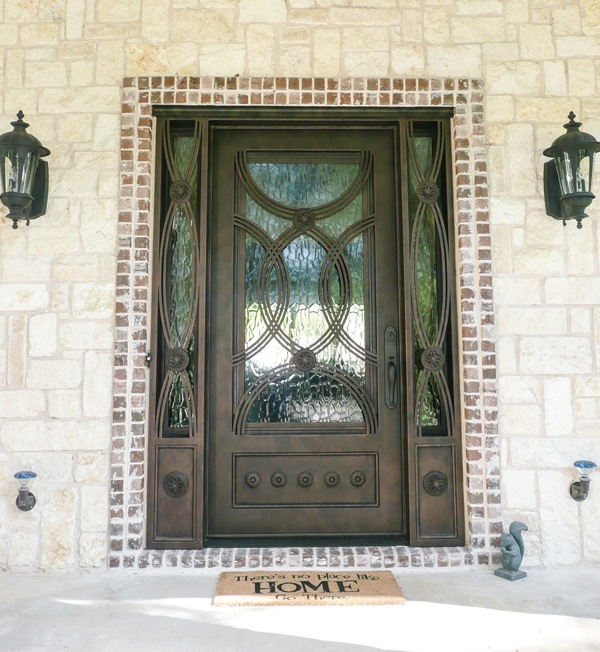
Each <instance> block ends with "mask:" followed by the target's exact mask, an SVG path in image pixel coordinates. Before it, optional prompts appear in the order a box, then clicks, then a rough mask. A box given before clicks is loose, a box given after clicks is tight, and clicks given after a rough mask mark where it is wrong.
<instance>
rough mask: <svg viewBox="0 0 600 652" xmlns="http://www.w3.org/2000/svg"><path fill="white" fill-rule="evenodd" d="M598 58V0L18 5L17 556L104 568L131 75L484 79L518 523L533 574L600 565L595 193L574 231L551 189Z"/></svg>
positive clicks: (4, 559) (511, 513)
mask: <svg viewBox="0 0 600 652" xmlns="http://www.w3.org/2000/svg"><path fill="white" fill-rule="evenodd" d="M599 68H600V2H598V0H580V1H579V2H569V1H568V0H118V1H117V0H44V1H43V2H40V1H38V0H19V1H18V2H11V3H8V2H6V3H3V5H2V6H1V7H0V75H1V84H0V89H1V90H0V114H1V117H0V131H2V132H3V131H5V130H8V129H9V122H10V120H12V119H14V115H15V114H16V112H17V111H18V110H19V109H22V110H23V111H24V112H25V114H26V119H27V120H28V121H29V122H30V123H31V128H30V131H31V132H32V133H34V134H35V135H36V136H38V137H39V138H40V139H41V140H42V142H43V143H44V144H45V145H46V146H48V147H49V148H50V149H51V150H52V155H51V156H50V158H49V163H50V170H51V197H50V202H49V209H48V214H47V215H46V216H45V217H42V218H41V219H40V220H39V221H38V222H34V223H32V225H31V226H30V227H28V228H27V227H25V226H23V227H20V228H19V229H17V230H13V229H11V228H10V223H9V222H8V221H7V220H4V219H2V220H0V568H10V569H13V570H31V569H45V570H59V569H76V568H80V569H102V568H105V567H106V560H107V557H108V540H109V509H108V504H109V501H108V496H109V481H110V477H109V462H110V460H109V458H110V441H111V426H112V419H113V409H114V410H116V411H118V409H119V404H118V400H117V401H116V403H115V399H114V397H113V381H114V380H115V379H114V377H113V376H114V374H113V359H114V353H115V350H114V348H115V341H119V337H118V329H119V325H118V323H117V324H115V287H116V279H117V273H118V272H117V251H118V247H119V245H120V244H121V245H122V244H123V243H120V242H119V236H118V231H117V223H118V214H119V209H120V207H119V180H120V157H121V141H120V136H121V134H120V125H121V102H122V94H123V79H124V78H125V77H137V76H166V75H172V76H217V77H226V76H236V75H240V76H255V77H360V78H365V77H367V78H374V77H400V78H432V79H441V78H477V79H482V80H484V89H483V96H484V112H483V123H484V124H483V126H484V129H485V134H486V139H487V145H488V150H487V157H488V166H487V169H488V180H489V202H490V207H491V223H492V238H491V243H492V249H491V258H492V265H493V273H494V301H495V312H496V327H495V336H496V346H497V360H494V361H490V364H492V365H493V364H495V363H497V369H498V410H499V419H500V435H501V465H502V474H501V483H502V495H503V501H504V502H503V508H504V511H503V516H504V520H505V522H506V523H508V522H510V520H512V519H514V518H519V519H522V520H525V521H526V522H527V523H528V525H529V526H530V532H529V534H528V535H526V536H527V541H528V542H529V552H528V557H527V560H526V561H527V563H529V564H530V565H538V566H539V565H542V566H543V565H545V566H553V565H568V564H586V563H587V564H591V563H600V531H599V530H598V527H597V523H598V522H599V520H600V482H598V484H597V485H596V484H595V483H594V482H592V491H591V496H590V498H589V499H588V500H587V501H586V502H585V503H583V504H580V505H578V504H576V503H575V502H574V501H572V500H571V498H570V497H569V496H568V485H569V482H570V481H571V480H572V479H574V477H575V476H574V472H573V471H572V466H571V465H572V462H573V461H574V460H575V459H577V458H579V457H589V458H591V459H593V460H595V461H596V462H598V463H600V270H599V260H598V250H599V239H600V202H599V201H598V200H597V202H596V206H595V207H592V209H591V210H590V215H591V219H590V220H586V223H585V225H584V228H583V230H576V229H575V228H574V226H573V225H569V226H568V227H567V228H563V227H562V225H560V223H558V222H554V221H553V220H551V218H548V217H546V216H545V213H544V208H543V197H542V183H541V166H542V159H543V157H542V156H541V152H542V150H543V149H544V148H545V147H547V146H548V145H549V144H550V143H551V142H552V140H554V139H555V138H556V137H557V136H558V135H560V134H561V133H562V127H561V125H562V123H563V122H565V120H566V115H567V114H568V112H569V111H570V110H573V111H574V112H575V113H576V114H577V115H578V117H580V118H581V119H582V120H583V122H584V130H586V131H589V132H591V133H593V134H595V135H596V137H598V138H600V100H599V99H598V93H599V91H600V88H599V87H598V84H599V82H598V79H600V75H599V74H598V73H599ZM597 181H599V180H598V179H597ZM599 187H600V186H599ZM599 187H597V190H598V188H599ZM140 237H141V236H140ZM489 300H491V296H490V297H489ZM117 309H118V307H117ZM116 331H117V338H115V333H116ZM116 353H117V354H119V353H120V351H116ZM121 353H123V354H124V355H125V354H126V353H127V352H126V351H122V352H121ZM481 373H482V378H484V371H483V369H482V372H481ZM117 380H118V379H117ZM138 400H139V402H140V404H143V401H144V397H143V396H140V397H139V398H138ZM474 407H479V408H482V407H483V406H474ZM25 467H30V468H33V470H35V471H37V472H38V475H39V479H38V481H37V482H36V483H35V485H34V492H35V493H36V495H37V497H38V505H37V506H36V508H35V509H34V510H33V511H32V512H30V513H28V514H24V513H21V512H18V510H16V509H15V507H14V504H13V503H14V498H15V496H16V483H15V481H14V480H13V479H12V474H13V473H14V472H15V471H17V470H19V469H20V468H25ZM597 481H600V477H599V478H598V479H597Z"/></svg>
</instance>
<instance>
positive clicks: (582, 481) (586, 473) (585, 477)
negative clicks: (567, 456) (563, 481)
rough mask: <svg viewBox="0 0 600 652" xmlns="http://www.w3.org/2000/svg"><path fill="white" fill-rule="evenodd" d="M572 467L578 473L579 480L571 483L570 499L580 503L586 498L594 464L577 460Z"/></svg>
mask: <svg viewBox="0 0 600 652" xmlns="http://www.w3.org/2000/svg"><path fill="white" fill-rule="evenodd" d="M574 466H575V468H576V469H577V471H578V472H579V480H576V481H575V482H571V498H573V500H576V501H578V502H581V501H582V500H585V499H586V498H587V497H588V493H589V491H590V475H591V473H592V472H593V470H594V469H595V468H596V464H595V463H594V462H590V461H589V460H577V462H575V464H574Z"/></svg>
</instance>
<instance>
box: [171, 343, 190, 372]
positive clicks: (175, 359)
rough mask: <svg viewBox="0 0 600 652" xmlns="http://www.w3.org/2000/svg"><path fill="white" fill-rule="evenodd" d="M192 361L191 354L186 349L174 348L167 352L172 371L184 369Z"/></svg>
mask: <svg viewBox="0 0 600 652" xmlns="http://www.w3.org/2000/svg"><path fill="white" fill-rule="evenodd" d="M189 362H190V356H189V354H188V352H187V351H186V350H185V349H182V348H179V347H177V348H174V349H170V350H169V351H168V353H167V368H168V369H170V370H171V371H183V370H184V369H185V368H186V367H187V366H188V364H189Z"/></svg>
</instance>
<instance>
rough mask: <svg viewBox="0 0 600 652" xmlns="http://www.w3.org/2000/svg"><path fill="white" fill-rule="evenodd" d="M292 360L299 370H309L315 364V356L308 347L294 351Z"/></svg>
mask: <svg viewBox="0 0 600 652" xmlns="http://www.w3.org/2000/svg"><path fill="white" fill-rule="evenodd" d="M292 360H293V362H294V364H295V365H296V369H298V370H299V371H310V370H311V369H312V368H313V367H314V366H315V365H316V364H317V356H316V355H315V354H314V353H313V352H312V351H311V350H310V349H300V350H299V351H296V353H294V357H293V358H292Z"/></svg>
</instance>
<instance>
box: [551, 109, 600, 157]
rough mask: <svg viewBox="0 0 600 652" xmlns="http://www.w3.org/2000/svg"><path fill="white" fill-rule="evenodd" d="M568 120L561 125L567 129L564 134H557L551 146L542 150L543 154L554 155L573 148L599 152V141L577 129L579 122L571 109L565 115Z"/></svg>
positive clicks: (579, 125)
mask: <svg viewBox="0 0 600 652" xmlns="http://www.w3.org/2000/svg"><path fill="white" fill-rule="evenodd" d="M567 117H568V118H569V122H567V123H565V124H564V125H563V127H564V128H565V129H566V130H567V133H566V134H563V135H562V136H559V137H558V138H557V139H556V140H555V141H554V142H553V143H552V146H551V147H548V149H545V150H544V156H550V157H554V156H556V155H557V154H560V153H561V152H564V151H569V150H573V149H585V150H588V151H589V152H600V142H598V141H597V140H596V139H595V138H594V137H593V136H592V135H591V134H586V133H585V132H583V131H579V127H581V122H577V121H576V120H575V117H576V116H575V114H574V113H573V111H571V112H570V113H569V115H568V116H567Z"/></svg>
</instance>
